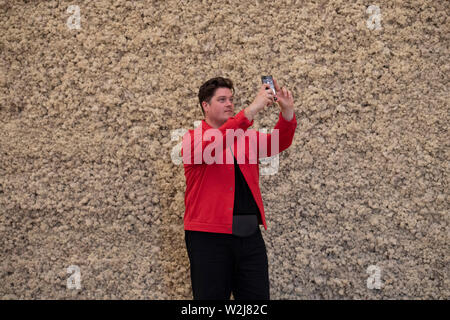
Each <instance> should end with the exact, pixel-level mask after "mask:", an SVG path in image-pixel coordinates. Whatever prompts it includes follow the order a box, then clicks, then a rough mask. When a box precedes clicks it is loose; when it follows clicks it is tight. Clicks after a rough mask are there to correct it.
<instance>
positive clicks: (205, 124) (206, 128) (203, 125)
mask: <svg viewBox="0 0 450 320" xmlns="http://www.w3.org/2000/svg"><path fill="white" fill-rule="evenodd" d="M211 128H212V127H211V126H210V125H209V124H208V122H206V121H205V119H203V120H202V130H208V129H211Z"/></svg>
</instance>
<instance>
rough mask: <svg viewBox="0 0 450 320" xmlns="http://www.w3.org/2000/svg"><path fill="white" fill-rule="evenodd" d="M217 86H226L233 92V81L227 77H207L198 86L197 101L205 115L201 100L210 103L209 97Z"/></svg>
mask: <svg viewBox="0 0 450 320" xmlns="http://www.w3.org/2000/svg"><path fill="white" fill-rule="evenodd" d="M217 88H228V89H230V90H231V91H232V92H233V94H234V87H233V81H231V80H230V79H227V78H222V77H216V78H212V79H209V80H208V81H206V82H205V83H204V84H202V86H201V87H200V90H199V91H198V101H199V103H200V108H201V109H202V112H203V116H204V115H205V110H203V107H202V102H203V101H206V102H207V103H211V98H212V97H213V96H214V93H215V92H216V89H217Z"/></svg>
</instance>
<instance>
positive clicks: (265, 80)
mask: <svg viewBox="0 0 450 320" xmlns="http://www.w3.org/2000/svg"><path fill="white" fill-rule="evenodd" d="M261 81H262V83H268V84H269V85H270V88H271V89H272V91H273V94H277V93H276V92H275V86H274V85H273V78H272V76H262V77H261Z"/></svg>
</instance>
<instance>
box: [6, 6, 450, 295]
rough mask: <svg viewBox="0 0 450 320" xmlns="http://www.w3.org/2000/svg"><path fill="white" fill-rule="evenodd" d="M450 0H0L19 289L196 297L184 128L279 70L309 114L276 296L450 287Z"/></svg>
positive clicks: (272, 185) (269, 191)
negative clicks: (186, 229)
mask: <svg viewBox="0 0 450 320" xmlns="http://www.w3.org/2000/svg"><path fill="white" fill-rule="evenodd" d="M70 5H78V6H79V9H80V18H81V20H80V25H79V26H80V28H76V27H77V20H76V19H75V15H76V12H75V11H69V12H68V11H67V9H68V7H69V6H70ZM371 5H376V6H378V8H379V11H376V10H374V11H370V10H369V12H368V11H367V9H368V7H369V6H371ZM449 7H450V5H449V2H448V1H441V0H438V1H425V0H417V1H400V0H397V1H391V0H389V1H388V0H385V1H377V2H376V3H374V2H371V1H365V0H364V1H362V0H358V1H344V0H341V1H321V0H319V1H305V2H303V1H293V0H291V1H287V0H284V1H283V0H278V1H267V2H264V1H220V2H219V1H182V0H179V1H124V0H122V1H120V0H118V1H112V0H109V1H107V0H96V1H81V0H72V1H12V0H0V30H1V33H0V71H1V72H0V239H1V247H0V257H1V259H0V298H2V299H9V298H26V299H35V298H39V299H48V298H57V299H64V298H76V299H88V298H97V299H114V298H121V299H131V298H134V299H171V298H172V299H173V298H175V299H186V298H191V288H190V278H189V262H188V258H187V254H186V250H185V244H184V233H183V220H182V219H183V213H184V191H185V180H184V171H183V167H182V165H179V164H175V163H176V161H175V162H174V161H173V160H172V157H171V153H172V150H173V149H174V148H175V149H176V147H177V144H179V143H180V142H181V139H180V138H179V139H178V140H177V139H174V140H173V141H172V139H171V137H172V134H173V133H175V132H177V130H178V129H182V128H184V129H190V128H192V127H193V125H194V121H198V120H201V119H202V113H201V111H200V108H199V106H198V104H197V92H198V88H199V86H200V85H201V84H202V83H203V82H204V81H206V80H207V79H209V78H211V77H214V76H218V75H222V76H226V77H229V78H231V79H233V80H234V82H235V84H236V97H237V106H236V107H237V111H239V110H241V109H242V108H243V107H245V106H246V105H247V104H248V103H249V102H251V101H252V99H253V98H254V97H255V95H256V92H257V90H258V88H259V86H260V76H261V75H263V74H272V75H274V76H275V77H276V78H277V79H278V80H279V82H280V83H281V84H282V85H286V86H288V87H289V88H290V89H291V90H292V91H293V93H294V98H295V108H296V115H297V119H298V127H297V131H296V135H295V138H294V142H293V144H292V145H291V147H290V148H289V149H288V150H286V151H285V152H283V153H282V154H281V155H280V157H279V168H278V172H277V173H276V174H273V175H261V181H260V184H261V191H262V196H263V199H264V204H265V208H266V214H267V218H268V226H269V229H268V230H267V231H265V232H263V235H264V238H265V240H266V245H267V249H268V254H269V265H270V267H269V268H270V278H271V295H272V298H274V299H327V298H333V299H352V298H357V299H379V298H384V299H393V298H398V299H403V298H414V299H429V298H439V299H448V298H450V290H449V278H448V275H449V267H448V266H449V250H448V248H449V237H448V235H449V203H450V201H449V200H450V199H449V192H448V190H449V186H448V182H449V169H450V168H449V162H448V159H449V158H450V157H449V156H450V148H449V141H450V138H449V131H448V124H449V120H450V119H449V105H448V102H449V94H448V87H449V74H450V68H449V66H450V64H449V60H448V57H449V35H450V30H449V29H450V28H449V23H448V21H447V15H448V12H449ZM277 117H278V110H277V109H276V108H269V109H267V110H265V111H264V112H262V113H260V114H258V116H257V118H256V119H255V125H254V128H260V129H261V128H269V129H271V128H273V126H274V125H275V123H276V121H277ZM175 138H176V136H175ZM175 149H174V150H175ZM70 265H76V266H78V267H79V269H80V272H81V276H80V280H81V289H79V290H77V289H70V286H69V287H68V286H67V279H68V278H69V276H70V274H68V273H67V268H68V267H69V266H70ZM371 266H372V267H371ZM371 270H375V271H378V272H379V274H378V276H379V279H378V280H379V281H378V280H377V279H375V280H374V282H372V279H374V278H376V277H378V276H377V275H376V274H374V275H371V274H370V272H371ZM75 276H76V275H73V276H72V278H75ZM368 279H369V284H368ZM378 284H380V286H379V289H377V285H378ZM374 286H375V287H374Z"/></svg>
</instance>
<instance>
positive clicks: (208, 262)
mask: <svg viewBox="0 0 450 320" xmlns="http://www.w3.org/2000/svg"><path fill="white" fill-rule="evenodd" d="M185 240H186V248H187V252H188V256H189V261H190V263H191V281H192V291H193V294H194V299H195V300H198V299H200V300H206V299H217V300H224V299H225V300H229V299H230V295H231V292H233V296H234V299H235V300H251V299H258V300H269V298H270V296H269V272H268V262H267V252H266V246H265V243H264V239H263V237H262V235H261V230H260V229H259V228H258V230H257V232H256V233H254V234H253V235H251V236H249V237H245V238H241V237H237V236H234V235H232V234H223V233H210V232H199V231H187V230H186V231H185Z"/></svg>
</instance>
